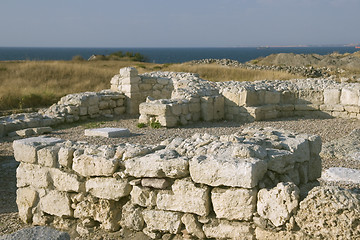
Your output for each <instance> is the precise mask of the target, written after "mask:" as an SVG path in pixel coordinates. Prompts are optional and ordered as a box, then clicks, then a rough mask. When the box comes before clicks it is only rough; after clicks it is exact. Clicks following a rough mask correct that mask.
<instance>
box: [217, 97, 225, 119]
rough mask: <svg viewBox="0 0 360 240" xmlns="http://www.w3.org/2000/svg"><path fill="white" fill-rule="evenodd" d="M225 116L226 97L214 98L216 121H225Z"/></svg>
mask: <svg viewBox="0 0 360 240" xmlns="http://www.w3.org/2000/svg"><path fill="white" fill-rule="evenodd" d="M224 115H225V106H224V97H223V96H215V97H214V120H221V119H224Z"/></svg>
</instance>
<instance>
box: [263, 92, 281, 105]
mask: <svg viewBox="0 0 360 240" xmlns="http://www.w3.org/2000/svg"><path fill="white" fill-rule="evenodd" d="M264 103H265V104H279V103H280V92H276V91H265V100H264Z"/></svg>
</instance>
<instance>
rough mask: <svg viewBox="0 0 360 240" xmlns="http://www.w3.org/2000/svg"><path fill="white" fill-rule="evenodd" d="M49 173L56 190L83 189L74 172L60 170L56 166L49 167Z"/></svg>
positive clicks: (75, 190)
mask: <svg viewBox="0 0 360 240" xmlns="http://www.w3.org/2000/svg"><path fill="white" fill-rule="evenodd" d="M49 173H50V177H51V179H52V183H53V185H54V187H55V188H56V189H57V190H58V191H64V192H81V191H83V190H84V186H83V183H81V182H80V181H79V180H78V177H77V175H75V174H70V173H66V172H62V171H61V170H59V169H57V168H51V169H49Z"/></svg>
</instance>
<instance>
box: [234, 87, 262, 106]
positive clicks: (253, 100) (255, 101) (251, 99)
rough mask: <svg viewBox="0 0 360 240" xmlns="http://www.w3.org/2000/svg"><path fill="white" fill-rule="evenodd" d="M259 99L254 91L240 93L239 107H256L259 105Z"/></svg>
mask: <svg viewBox="0 0 360 240" xmlns="http://www.w3.org/2000/svg"><path fill="white" fill-rule="evenodd" d="M260 100H261V99H260V98H259V94H258V92H256V91H254V90H246V91H243V92H240V100H239V105H240V106H244V105H245V106H249V107H250V106H258V105H260V104H261V101H260Z"/></svg>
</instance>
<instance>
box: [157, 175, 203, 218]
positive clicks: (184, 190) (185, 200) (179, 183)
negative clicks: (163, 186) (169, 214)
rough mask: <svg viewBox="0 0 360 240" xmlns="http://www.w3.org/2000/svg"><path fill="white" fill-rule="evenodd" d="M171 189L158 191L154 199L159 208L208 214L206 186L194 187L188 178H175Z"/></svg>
mask: <svg viewBox="0 0 360 240" xmlns="http://www.w3.org/2000/svg"><path fill="white" fill-rule="evenodd" d="M171 189H172V191H168V190H162V191H159V193H158V195H157V200H156V205H157V207H158V208H159V209H162V210H171V211H180V212H186V213H195V214H197V215H200V216H206V215H208V214H209V212H210V196H209V189H208V187H206V186H203V187H196V186H195V184H194V183H193V182H192V181H191V179H190V178H185V179H178V180H175V182H174V184H173V185H172V186H171Z"/></svg>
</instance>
